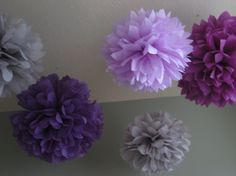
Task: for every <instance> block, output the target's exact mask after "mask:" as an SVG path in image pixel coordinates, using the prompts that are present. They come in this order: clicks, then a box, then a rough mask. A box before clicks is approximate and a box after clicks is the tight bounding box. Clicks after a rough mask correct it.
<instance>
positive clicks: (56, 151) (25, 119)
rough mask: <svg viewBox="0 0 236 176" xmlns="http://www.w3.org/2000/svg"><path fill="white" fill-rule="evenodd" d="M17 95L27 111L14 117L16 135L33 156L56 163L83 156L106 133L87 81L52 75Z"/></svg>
mask: <svg viewBox="0 0 236 176" xmlns="http://www.w3.org/2000/svg"><path fill="white" fill-rule="evenodd" d="M17 97H18V99H19V102H18V104H19V105H20V106H22V107H23V108H25V110H23V111H19V112H17V113H15V114H14V115H13V116H12V118H11V122H12V125H13V129H14V136H15V137H16V138H17V141H18V143H19V144H20V145H21V146H22V148H23V149H25V150H26V151H27V152H28V153H29V154H30V155H33V156H35V157H37V158H40V159H43V160H46V161H48V162H53V163H57V162H61V161H64V160H68V159H72V158H76V157H79V158H80V157H83V156H84V155H85V154H86V153H87V152H88V151H89V149H90V148H91V146H92V143H93V141H94V140H97V139H99V138H100V136H101V134H102V129H103V115H102V112H101V108H100V106H99V105H98V104H97V103H96V102H91V101H90V100H89V90H88V87H87V85H86V84H85V83H83V82H80V81H78V80H76V79H73V78H70V77H69V76H65V77H63V78H62V79H61V80H59V78H58V76H57V75H56V74H52V75H49V76H47V77H42V78H41V79H40V80H39V81H38V82H37V83H36V84H34V85H31V86H30V87H29V88H28V90H25V91H23V92H22V93H20V94H18V95H17Z"/></svg>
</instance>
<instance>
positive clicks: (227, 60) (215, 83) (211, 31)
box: [179, 12, 236, 107]
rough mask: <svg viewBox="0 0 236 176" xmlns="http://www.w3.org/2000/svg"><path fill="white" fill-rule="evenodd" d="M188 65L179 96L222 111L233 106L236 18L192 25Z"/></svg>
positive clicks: (227, 16)
mask: <svg viewBox="0 0 236 176" xmlns="http://www.w3.org/2000/svg"><path fill="white" fill-rule="evenodd" d="M191 39H193V47H194V48H193V52H192V54H191V61H192V62H191V63H189V66H188V67H187V68H186V71H185V73H184V75H183V79H182V80H180V81H179V87H181V88H182V92H181V93H182V94H183V95H186V98H187V99H189V100H192V101H195V102H196V103H197V104H200V105H206V106H208V105H209V104H211V103H213V104H215V105H216V106H219V107H223V106H225V105H226V104H233V103H235V102H236V16H230V14H229V13H228V12H224V13H222V14H221V15H220V17H219V18H218V19H216V18H215V17H214V16H210V17H209V19H208V21H201V23H200V24H199V25H198V24H194V25H193V29H192V35H191Z"/></svg>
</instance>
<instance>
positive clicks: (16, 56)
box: [0, 15, 44, 97]
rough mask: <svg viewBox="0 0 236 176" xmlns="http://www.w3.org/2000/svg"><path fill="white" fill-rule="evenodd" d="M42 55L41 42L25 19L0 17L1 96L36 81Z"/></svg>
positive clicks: (20, 89) (24, 87) (40, 67)
mask: <svg viewBox="0 0 236 176" xmlns="http://www.w3.org/2000/svg"><path fill="white" fill-rule="evenodd" d="M43 55H44V52H43V44H42V42H41V39H40V38H39V36H38V35H36V34H34V33H33V32H32V31H31V27H30V26H28V25H27V23H26V22H25V21H24V20H23V19H15V18H11V17H9V16H7V15H0V97H6V96H9V95H11V93H12V92H14V93H19V92H21V91H22V90H23V89H26V88H27V87H28V86H29V85H30V84H32V83H33V82H35V81H36V79H37V78H38V72H40V71H41V70H42V66H41V58H42V57H43Z"/></svg>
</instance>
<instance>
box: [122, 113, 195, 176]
mask: <svg viewBox="0 0 236 176" xmlns="http://www.w3.org/2000/svg"><path fill="white" fill-rule="evenodd" d="M189 138H190V135H189V134H188V133H187V129H186V127H185V126H184V125H183V122H182V121H180V120H176V119H174V118H173V119H171V118H170V116H169V114H167V113H162V112H159V113H152V114H146V115H144V116H138V117H136V118H135V121H134V123H131V124H130V125H129V127H128V129H127V133H126V139H125V143H124V145H123V148H122V150H121V151H122V157H123V159H124V160H126V161H128V162H129V163H131V165H133V166H134V167H135V168H136V169H140V170H141V171H143V172H145V173H147V174H153V173H160V172H163V171H172V170H173V168H174V166H176V165H177V164H179V163H180V162H181V161H182V160H183V158H184V154H185V152H188V151H189V146H190V143H191V142H190V140H189Z"/></svg>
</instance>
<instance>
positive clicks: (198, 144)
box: [0, 97, 236, 176]
mask: <svg viewBox="0 0 236 176" xmlns="http://www.w3.org/2000/svg"><path fill="white" fill-rule="evenodd" d="M235 107H236V106H233V107H226V108H224V109H217V108H215V107H209V108H205V107H200V106H196V105H194V104H193V103H190V102H189V101H187V100H184V98H182V97H175V98H158V99H153V100H139V101H128V102H116V103H105V104H103V110H104V114H105V128H104V135H103V137H102V139H101V141H99V142H97V143H96V144H95V145H94V146H93V148H92V150H91V151H90V153H89V154H88V155H87V156H86V157H85V158H83V159H75V160H72V161H68V162H65V163H62V164H57V165H56V164H48V163H46V162H44V161H41V160H38V159H35V158H33V157H29V156H28V155H27V154H26V153H25V152H23V151H22V150H21V149H20V148H19V147H18V145H17V144H16V142H15V139H14V138H13V137H12V129H11V126H10V124H9V121H8V118H7V116H8V115H7V113H1V114H0V116H1V117H0V139H1V141H0V176H139V175H141V174H139V172H137V171H134V170H133V169H132V168H131V167H130V166H129V165H128V164H127V163H125V162H123V161H122V159H121V158H120V153H119V149H120V145H121V143H122V140H123V137H124V130H125V129H126V127H127V125H128V123H129V122H131V121H132V120H133V118H134V117H135V115H138V114H143V113H145V112H153V111H158V110H162V111H168V112H169V113H170V114H171V115H172V116H174V117H176V118H178V119H182V120H183V121H184V122H185V124H186V125H187V126H188V127H189V130H190V132H191V134H192V146H191V150H190V152H189V153H188V154H187V155H186V158H185V160H184V161H183V163H181V164H180V165H179V166H178V167H177V168H176V170H175V171H174V172H171V173H167V174H163V175H166V176H235V175H236V151H235V149H236V137H235V136H236V128H235V126H236V117H235V113H236V109H235Z"/></svg>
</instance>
